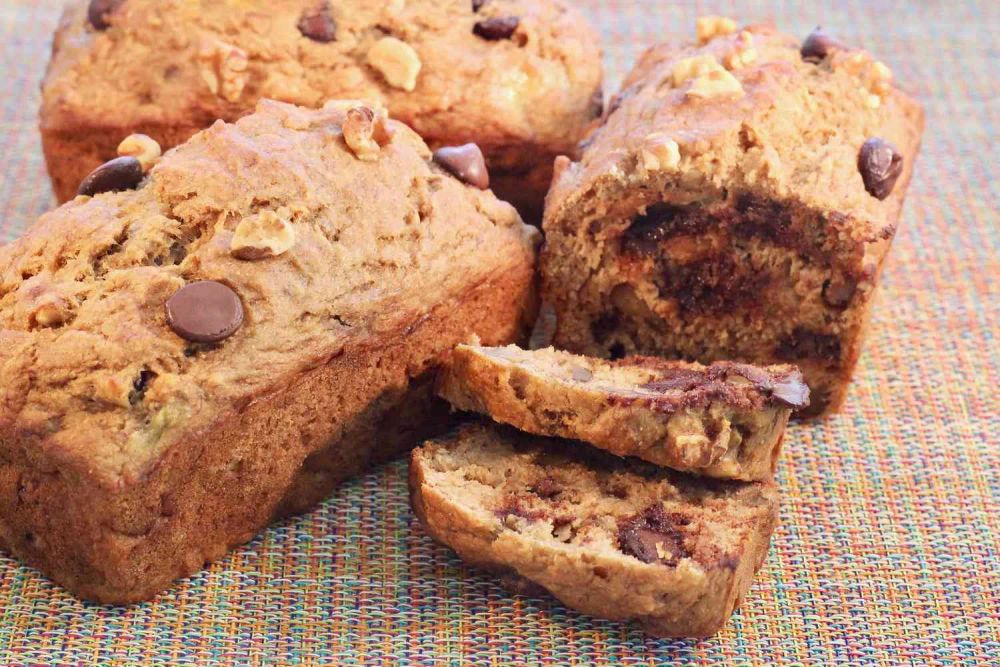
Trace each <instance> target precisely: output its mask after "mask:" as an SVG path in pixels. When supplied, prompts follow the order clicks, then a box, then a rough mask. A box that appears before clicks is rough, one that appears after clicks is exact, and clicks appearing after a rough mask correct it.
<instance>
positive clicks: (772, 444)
mask: <svg viewBox="0 0 1000 667" xmlns="http://www.w3.org/2000/svg"><path fill="white" fill-rule="evenodd" d="M438 395H440V396H441V397H442V398H445V399H447V401H448V402H449V403H451V404H452V405H453V406H455V407H456V408H458V409H460V410H470V411H474V412H479V413H482V414H486V415H489V416H490V417H492V418H493V419H494V420H496V421H498V422H502V423H504V424H510V425H512V426H515V427H517V428H519V429H521V430H522V431H528V432H529V433H535V434H538V435H548V436H557V437H562V438H573V439H575V440H582V441H584V442H587V443H590V444H591V445H594V446H595V447H599V448H600V449H603V450H605V451H609V452H611V453H612V454H617V455H618V456H636V457H638V458H641V459H644V460H646V461H650V462H651V463H656V464H659V465H662V466H667V467H669V468H673V469H674V470H682V471H685V472H690V473H694V474H699V475H706V476H708V477H720V478H725V479H742V480H766V479H771V477H772V476H773V474H774V468H775V465H776V463H777V460H778V455H779V453H780V451H781V440H782V436H783V435H784V433H785V426H786V425H787V424H788V417H789V415H790V414H791V412H792V410H793V409H801V408H804V407H806V406H807V405H809V388H808V387H806V385H805V384H804V383H803V381H802V373H800V372H799V371H798V369H796V368H795V367H793V366H768V367H764V368H759V367H756V366H751V365H749V364H740V363H735V362H729V361H717V362H715V363H713V364H711V365H710V366H702V365H700V364H691V363H686V362H683V361H668V360H666V359H658V358H655V357H627V358H625V359H620V360H618V361H603V360H601V359H595V358H593V357H582V356H579V355H575V354H570V353H569V352H561V351H558V350H555V349H552V348H547V349H543V350H533V351H530V352H529V351H526V350H522V349H521V348H519V347H517V346H516V345H508V346H506V347H485V346H481V345H466V344H462V345H459V346H458V347H456V348H455V351H454V353H452V355H451V359H450V360H449V362H448V364H447V365H446V366H444V367H443V368H442V369H441V370H440V371H439V373H438Z"/></svg>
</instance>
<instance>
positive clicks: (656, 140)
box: [639, 132, 681, 171]
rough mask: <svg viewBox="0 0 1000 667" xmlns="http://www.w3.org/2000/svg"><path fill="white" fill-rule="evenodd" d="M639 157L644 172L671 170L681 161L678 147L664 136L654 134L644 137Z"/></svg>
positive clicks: (657, 133)
mask: <svg viewBox="0 0 1000 667" xmlns="http://www.w3.org/2000/svg"><path fill="white" fill-rule="evenodd" d="M639 157H640V159H641V160H642V166H643V168H644V169H645V170H646V171H664V170H673V169H676V168H677V165H678V164H680V161H681V153H680V147H679V146H678V145H677V142H676V141H674V140H673V139H671V138H670V137H668V136H666V135H665V134H663V133H661V132H654V133H653V134H651V135H649V136H648V137H646V140H645V141H644V142H643V145H642V148H641V149H640V150H639Z"/></svg>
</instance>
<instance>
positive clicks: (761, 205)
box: [541, 21, 923, 415]
mask: <svg viewBox="0 0 1000 667" xmlns="http://www.w3.org/2000/svg"><path fill="white" fill-rule="evenodd" d="M720 26H721V27H720ZM730 27H732V26H731V25H729V24H728V23H724V22H721V23H720V22H719V21H706V22H704V24H703V25H702V26H700V28H699V33H700V36H701V37H702V41H703V43H702V44H698V45H694V44H691V45H671V44H664V45H660V46H656V47H653V48H651V49H650V50H649V51H648V52H647V53H646V54H645V55H644V56H643V57H642V58H641V59H640V61H639V63H638V64H637V65H636V66H635V68H634V69H633V71H632V72H631V73H630V74H629V75H628V76H627V77H626V79H625V82H624V84H623V86H622V89H621V91H620V92H619V93H618V94H617V95H616V96H615V97H614V98H613V99H612V102H611V104H610V106H609V108H608V111H607V112H606V114H605V116H604V118H603V121H602V123H601V124H600V126H599V127H597V128H596V129H595V130H594V131H593V132H592V133H591V134H590V136H589V137H588V138H587V139H586V140H585V141H584V146H585V148H584V150H583V153H582V156H581V158H580V160H579V161H578V162H571V161H569V160H560V162H559V163H558V164H557V165H556V172H557V174H556V176H555V178H554V179H553V185H552V190H551V192H550V194H549V196H548V199H547V200H546V211H545V219H544V223H543V224H544V229H545V233H546V244H545V248H544V250H543V253H542V260H541V272H542V283H543V297H544V299H545V300H546V301H547V302H549V303H551V304H552V305H553V307H554V309H555V311H556V313H557V328H556V332H555V337H554V341H553V342H554V344H555V345H556V346H557V347H560V348H563V349H568V350H571V351H573V352H578V353H582V354H589V355H595V356H604V357H611V358H620V357H623V356H628V355H631V354H650V355H656V356H663V357H670V358H682V359H689V360H696V361H700V362H702V363H707V362H710V361H716V360H723V359H735V360H741V361H746V362H751V363H757V364H772V363H791V364H795V365H797V366H799V367H800V368H801V369H802V372H803V374H804V375H805V378H806V381H807V382H808V384H809V386H810V389H811V390H812V396H811V399H812V404H811V406H810V408H809V409H808V411H806V412H804V413H803V414H806V415H818V414H821V413H824V412H827V411H832V410H836V409H837V408H838V407H839V406H840V405H841V403H842V401H843V399H844V395H845V392H846V390H847V387H848V384H849V382H850V378H851V374H852V371H853V369H854V366H855V363H856V362H857V359H858V355H859V354H860V351H861V345H862V341H863V338H864V330H865V325H866V322H867V319H868V315H869V310H870V307H871V303H872V299H873V296H874V292H875V287H876V284H877V282H878V276H879V272H880V270H881V267H882V265H883V263H884V261H885V258H886V254H887V253H888V250H889V245H890V243H891V241H892V238H893V236H894V234H895V231H896V227H897V224H898V222H899V215H900V209H901V207H902V204H903V197H904V194H905V193H906V188H907V184H908V182H909V180H910V176H911V174H912V173H913V166H914V163H915V161H916V158H917V151H918V147H919V143H920V136H921V133H922V130H923V113H922V111H921V109H920V107H919V105H918V104H917V103H916V102H915V101H914V100H913V99H912V98H911V97H909V96H908V95H906V94H905V93H904V92H902V91H901V90H899V89H898V88H896V87H895V86H894V85H893V81H892V72H891V71H890V70H889V68H888V67H886V66H885V65H884V64H883V63H881V62H879V61H878V60H876V59H875V58H873V57H872V56H871V55H869V54H868V53H866V52H864V51H859V50H851V49H847V48H844V47H843V45H842V44H840V43H839V42H836V41H835V40H832V39H830V38H828V37H822V36H819V37H817V36H814V37H812V38H811V40H807V43H806V44H805V45H802V44H801V43H800V40H799V39H797V38H794V37H790V36H788V35H785V34H782V33H780V32H777V31H775V30H773V29H771V28H768V27H764V26H749V27H745V28H743V29H733V30H730V29H729V28H730Z"/></svg>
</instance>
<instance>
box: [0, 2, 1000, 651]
mask: <svg viewBox="0 0 1000 667" xmlns="http://www.w3.org/2000/svg"><path fill="white" fill-rule="evenodd" d="M60 4H61V3H59V2H56V1H52V2H42V1H35V2H30V1H21V0H15V1H12V0H3V1H2V2H0V37H2V39H0V71H2V72H3V91H4V92H3V98H2V109H0V132H2V134H0V175H2V177H0V240H9V239H11V238H13V237H15V236H16V235H17V234H18V233H20V231H21V230H23V229H24V227H25V225H26V224H28V223H29V222H30V221H32V220H34V219H35V218H36V217H37V215H38V214H39V213H41V212H42V211H44V210H45V209H46V208H48V207H49V206H50V205H51V204H52V197H51V193H50V191H49V187H48V183H47V180H46V178H45V175H44V167H43V162H42V156H41V151H40V145H39V138H38V133H37V131H36V110H37V106H38V82H39V80H40V78H41V74H42V71H43V69H44V66H45V62H46V59H47V57H48V49H49V40H50V36H51V31H52V29H53V27H54V24H55V20H56V18H57V13H58V6H59V5H60ZM577 4H579V5H580V6H582V7H583V8H584V9H585V10H586V11H587V12H588V13H589V14H590V16H591V17H592V19H593V21H594V23H595V25H597V26H599V27H600V28H601V30H602V32H603V34H604V38H605V48H606V62H607V66H608V74H609V79H610V85H609V86H608V90H609V91H611V90H613V89H614V86H615V85H616V83H617V81H618V80H619V79H620V77H621V75H622V74H623V73H624V71H625V70H626V69H627V68H628V66H629V65H630V63H631V62H632V60H633V58H634V57H635V56H636V54H637V53H638V52H639V50H640V49H641V48H642V47H643V46H644V45H647V44H649V43H651V42H653V41H656V40H658V39H662V38H664V37H666V36H668V35H670V34H677V33H683V34H686V35H690V34H691V33H692V32H693V26H694V18H695V16H696V15H698V14H704V13H719V14H724V15H730V16H734V17H737V18H739V19H741V20H772V21H774V22H776V23H777V24H778V25H779V26H781V27H783V28H786V29H788V30H789V31H792V32H795V33H797V34H802V35H805V34H806V33H808V32H809V30H810V29H811V28H812V27H813V26H814V25H816V24H817V23H822V24H823V25H825V26H828V27H830V28H833V29H835V30H836V31H837V32H838V33H839V34H840V35H841V36H842V37H843V38H844V39H845V40H846V41H848V42H850V43H856V44H861V45H864V46H866V47H867V48H869V49H871V50H872V51H874V52H876V53H878V54H879V55H880V56H881V57H882V58H883V59H885V60H886V61H887V62H888V64H889V65H890V66H891V67H892V68H893V70H894V71H895V73H896V75H897V78H898V79H899V80H901V81H902V82H904V83H905V85H906V86H907V87H908V88H909V89H910V90H912V91H913V92H914V93H916V95H917V96H918V97H919V98H920V99H922V100H923V102H924V103H925V105H926V110H927V120H928V129H927V133H926V136H925V140H924V147H923V152H922V154H921V156H920V160H919V164H918V167H917V172H916V177H915V180H914V182H913V184H912V186H911V188H910V194H909V197H908V202H907V206H906V214H905V220H904V222H903V225H902V228H901V230H900V233H899V235H898V236H897V239H896V243H895V247H894V249H893V252H892V255H891V258H890V263H889V266H888V268H887V271H886V278H885V281H884V286H883V289H882V292H881V298H880V303H879V305H878V308H877V310H876V314H875V317H874V321H873V323H872V329H871V334H870V338H869V340H868V344H867V349H866V354H865V356H864V358H863V359H862V362H861V365H860V367H859V369H858V373H857V379H856V381H855V384H854V387H853V389H852V391H851V395H850V399H849V402H848V405H847V408H846V411H845V412H844V413H843V414H841V415H839V416H837V417H835V418H833V419H830V420H827V421H824V422H822V423H819V424H809V425H801V424H799V425H794V426H793V427H791V429H790V432H789V434H788V437H787V438H786V449H785V451H786V456H785V460H784V462H783V465H782V468H781V472H780V482H781V485H782V487H783V489H784V505H783V508H782V513H781V518H782V523H781V527H780V528H779V530H778V531H777V533H776V535H775V538H774V542H773V547H772V550H771V554H770V556H769V558H768V561H767V563H766V565H765V567H764V569H763V570H762V571H761V573H760V574H759V576H758V577H757V581H756V583H755V584H754V586H753V589H752V590H751V592H750V594H749V596H748V597H747V600H746V602H745V604H744V606H743V609H742V610H741V611H739V612H738V613H737V614H736V615H735V616H734V617H733V619H732V621H731V623H730V624H729V626H728V627H727V628H726V630H725V631H723V632H722V633H721V634H720V635H719V636H718V637H715V638H713V639H711V640H706V641H700V642H695V641H664V640H654V639H649V638H646V637H644V636H643V635H642V634H641V633H640V632H638V631H637V630H636V629H635V628H633V627H629V626H626V625H621V624H616V623H609V622H603V621H598V620H594V619H591V618H587V617H585V616H581V615H579V614H576V613H573V612H571V611H568V610H566V609H565V608H563V607H562V606H560V605H559V604H558V603H556V602H553V601H546V600H534V599H525V598H516V597H512V596H510V595H508V594H507V593H506V592H504V590H503V589H501V588H500V587H499V586H497V585H496V584H495V583H494V582H493V581H492V580H491V579H490V578H488V577H485V576H482V575H480V574H478V573H476V572H474V571H471V570H469V569H467V568H465V567H464V566H463V565H462V564H461V563H460V562H459V561H458V560H457V559H456V558H455V557H454V556H453V555H452V554H451V553H450V552H449V551H448V550H446V549H444V548H442V547H439V546H436V545H435V544H433V543H432V542H431V541H430V540H429V539H428V538H427V537H426V536H425V535H424V534H423V533H422V532H421V531H420V529H419V527H418V526H416V525H415V522H414V519H413V517H412V515H411V513H410V511H409V508H408V506H407V499H406V470H405V465H404V464H403V463H402V462H397V463H394V464H390V465H388V466H385V467H384V468H382V469H381V470H379V471H377V472H374V473H372V474H370V475H368V476H366V477H364V478H362V479H359V480H356V481H355V482H353V483H350V484H348V485H346V486H344V487H342V488H341V489H340V490H339V491H337V492H336V493H335V495H334V496H333V497H332V498H330V500H329V501H328V502H326V503H325V504H324V505H323V506H322V507H320V508H319V509H317V510H316V511H314V512H312V513H311V514H309V515H307V516H304V517H299V518H297V519H294V520H290V521H287V522H285V523H284V524H281V525H278V526H275V527H273V528H272V529H270V530H268V531H267V532H266V533H264V534H263V535H262V536H260V537H259V538H258V539H257V540H255V541H254V542H253V543H251V544H249V545H247V546H246V547H244V548H242V549H240V550H238V551H237V552H235V553H233V554H231V555H230V556H229V557H227V558H226V559H224V560H223V561H221V562H219V563H217V564H216V565H214V566H213V567H212V568H211V569H209V570H207V571H205V572H203V573H201V574H199V575H197V576H196V577H193V578H192V579H190V580H188V581H185V582H183V583H181V584H179V585H178V586H176V587H175V588H174V589H172V590H171V591H170V592H169V593H167V594H165V595H163V596H162V597H161V598H159V599H158V600H157V601H155V602H153V603H149V604H143V605H139V606H136V607H132V608H128V609H119V608H111V607H100V606H95V605H89V604H83V603H81V602H78V601H77V600H74V599H73V598H71V597H70V596H68V595H67V594H66V593H64V592H63V591H61V590H60V589H58V588H56V587H54V586H53V585H52V584H50V583H49V582H48V581H47V580H45V579H44V578H42V577H41V576H40V575H39V574H38V573H37V572H34V571H32V570H30V569H27V568H24V567H22V566H20V565H18V564H17V563H16V562H14V561H12V560H10V559H8V558H6V557H2V556H0V665H5V666H6V665H9V666H12V667H15V666H21V665H77V664H80V665H91V664H93V665H167V664H169V665H198V666H199V667H206V666H210V665H282V666H284V665H327V664H333V665H367V664H443V665H456V666H458V665H463V666H464V665H471V664H475V665H480V664H483V665H507V664H522V663H526V664H539V663H549V664H555V665H588V664H623V665H657V664H669V663H672V662H678V663H683V662H691V663H696V664H711V665H717V664H718V665H721V664H783V665H785V664H808V665H826V664H833V663H843V664H855V665H862V664H912V665H968V666H969V667H979V666H980V665H989V664H993V665H996V664H1000V622H998V620H997V614H998V606H1000V575H998V572H1000V556H998V552H1000V547H998V534H1000V533H998V514H1000V512H998V510H1000V502H998V498H1000V493H998V490H1000V485H998V470H1000V442H998V435H997V434H998V433H1000V416H998V415H1000V401H998V398H997V396H998V385H1000V355H998V351H1000V341H998V333H1000V326H998V322H1000V261H998V259H997V255H998V252H1000V225H998V218H997V210H998V208H1000V197H998V187H1000V186H998V183H1000V168H998V159H997V157H996V153H995V149H996V146H997V145H998V136H997V128H996V125H997V122H998V93H1000V89H998V83H997V81H998V77H997V73H998V72H997V63H998V50H997V44H998V42H997V37H996V35H997V33H998V32H1000V10H998V3H996V2H991V1H990V0H982V1H981V2H965V3H963V2H958V1H954V0H953V1H951V2H944V1H933V2H931V1H927V2H902V1H899V2H888V1H885V2H876V1H865V0H850V1H846V2H822V3H820V2H811V3H794V2H791V3H790V2H781V1H777V0H775V1H774V2H762V3H759V4H755V3H749V2H748V3H719V2H697V3H668V2H656V1H653V0H649V1H647V2H614V1H607V0H605V1H601V0H588V1H581V2H578V3H577Z"/></svg>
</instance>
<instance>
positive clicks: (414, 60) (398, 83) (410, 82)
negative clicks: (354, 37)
mask: <svg viewBox="0 0 1000 667" xmlns="http://www.w3.org/2000/svg"><path fill="white" fill-rule="evenodd" d="M368 64H369V65H371V66H372V67H374V68H375V69H376V70H378V71H379V73H381V74H382V76H383V77H384V78H385V80H386V83H388V84H389V85H390V86H393V87H394V88H400V89H402V90H405V91H407V92H412V91H413V90H414V89H415V88H416V87H417V75H418V74H420V68H421V66H422V63H421V62H420V56H418V55H417V52H416V51H414V50H413V47H412V46H410V45H409V44H407V43H406V42H404V41H402V40H399V39H396V38H395V37H383V38H382V39H380V40H378V41H377V42H375V45H374V46H372V48H371V49H370V50H369V51H368Z"/></svg>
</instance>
